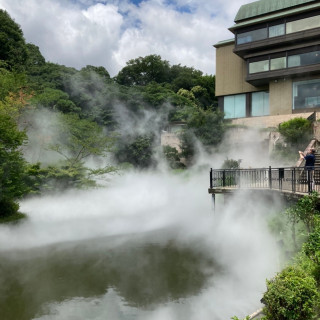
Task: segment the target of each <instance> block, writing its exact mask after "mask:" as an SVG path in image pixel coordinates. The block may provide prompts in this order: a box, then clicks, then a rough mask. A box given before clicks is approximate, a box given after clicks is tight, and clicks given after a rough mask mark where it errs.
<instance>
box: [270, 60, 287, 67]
mask: <svg viewBox="0 0 320 320" xmlns="http://www.w3.org/2000/svg"><path fill="white" fill-rule="evenodd" d="M285 67H286V57H280V58H275V59H271V60H270V70H277V69H283V68H285Z"/></svg>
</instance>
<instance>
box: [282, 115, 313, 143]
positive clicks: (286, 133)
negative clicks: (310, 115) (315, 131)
mask: <svg viewBox="0 0 320 320" xmlns="http://www.w3.org/2000/svg"><path fill="white" fill-rule="evenodd" d="M279 132H280V133H281V134H282V135H283V137H284V140H285V141H286V142H287V143H289V144H291V145H299V144H301V143H305V142H306V141H308V140H310V139H311V137H312V125H311V122H310V121H309V120H307V119H304V118H294V119H291V120H289V121H285V122H282V123H280V124H279Z"/></svg>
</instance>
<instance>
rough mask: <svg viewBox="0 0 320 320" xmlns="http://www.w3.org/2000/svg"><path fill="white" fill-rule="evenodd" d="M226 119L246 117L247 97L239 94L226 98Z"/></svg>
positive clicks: (224, 102) (224, 103)
mask: <svg viewBox="0 0 320 320" xmlns="http://www.w3.org/2000/svg"><path fill="white" fill-rule="evenodd" d="M223 105H224V113H225V119H234V118H245V117H246V95H245V94H237V95H232V96H226V97H224V101H223Z"/></svg>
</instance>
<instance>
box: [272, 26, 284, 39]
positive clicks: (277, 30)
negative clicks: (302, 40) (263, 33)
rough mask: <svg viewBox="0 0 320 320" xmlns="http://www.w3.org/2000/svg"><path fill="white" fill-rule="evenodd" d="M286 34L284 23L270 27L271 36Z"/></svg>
mask: <svg viewBox="0 0 320 320" xmlns="http://www.w3.org/2000/svg"><path fill="white" fill-rule="evenodd" d="M282 35H284V23H282V24H278V25H276V26H272V27H269V38H273V37H278V36H282Z"/></svg>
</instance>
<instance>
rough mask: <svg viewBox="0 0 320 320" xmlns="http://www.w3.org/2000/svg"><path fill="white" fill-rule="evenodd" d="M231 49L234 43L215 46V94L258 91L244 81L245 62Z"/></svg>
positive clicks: (245, 72)
mask: <svg viewBox="0 0 320 320" xmlns="http://www.w3.org/2000/svg"><path fill="white" fill-rule="evenodd" d="M233 49H234V43H231V44H228V45H223V46H217V47H216V96H225V95H230V94H238V93H246V92H252V91H258V89H257V88H256V87H254V86H252V85H250V84H249V83H247V82H246V81H245V79H246V75H247V69H246V63H245V61H244V60H242V59H241V58H240V57H238V56H237V55H236V54H234V53H233Z"/></svg>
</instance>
